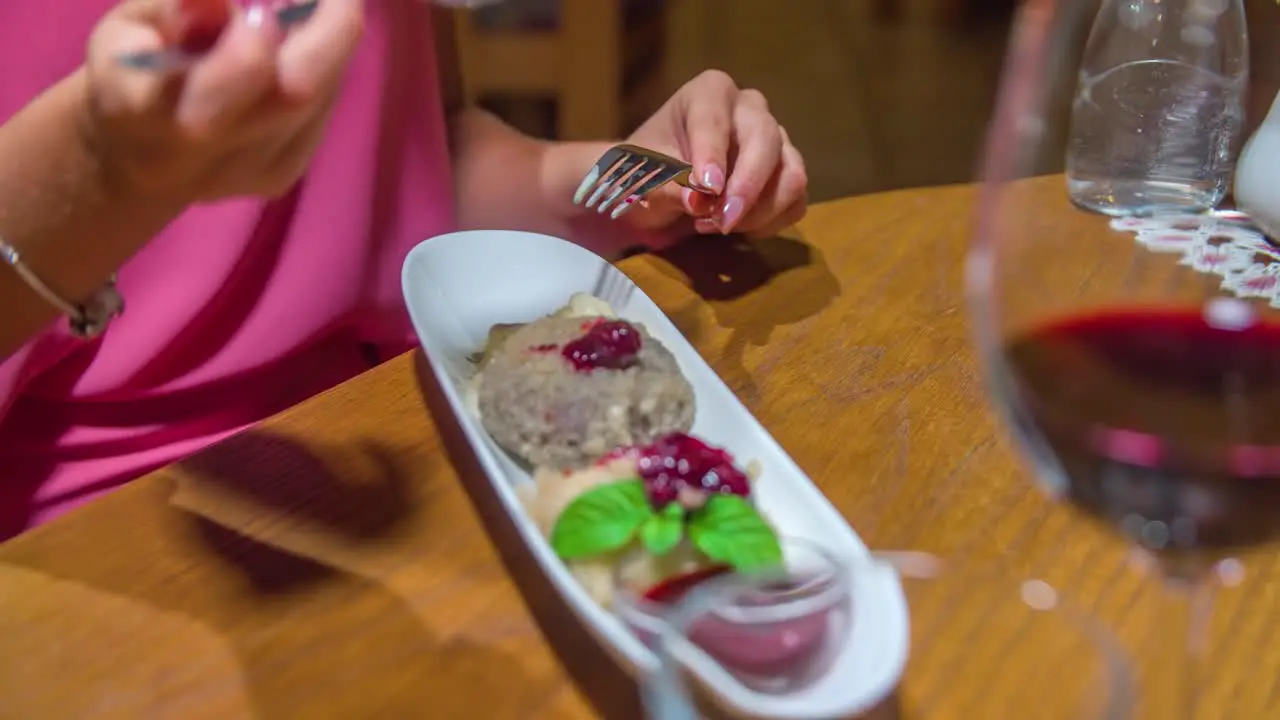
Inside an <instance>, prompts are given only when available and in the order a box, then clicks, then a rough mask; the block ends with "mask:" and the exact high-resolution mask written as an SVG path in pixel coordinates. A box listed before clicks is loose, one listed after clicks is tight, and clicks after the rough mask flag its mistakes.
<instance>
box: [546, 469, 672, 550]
mask: <svg viewBox="0 0 1280 720" xmlns="http://www.w3.org/2000/svg"><path fill="white" fill-rule="evenodd" d="M653 514H654V513H653V508H652V507H650V505H649V498H648V497H646V496H645V492H644V483H643V482H642V481H641V480H639V479H635V480H623V481H621V482H615V483H609V484H608V485H600V486H598V487H594V488H591V489H590V490H588V491H586V492H584V493H582V494H581V495H579V496H578V497H576V498H574V499H573V501H572V502H570V503H569V505H568V506H567V507H566V508H565V509H564V510H563V511H562V512H561V513H560V517H558V518H556V524H555V526H554V527H553V528H552V529H551V548H552V549H553V550H555V552H556V555H559V556H560V559H562V560H582V559H585V558H589V557H594V556H596V555H602V554H604V553H607V552H612V551H614V550H617V549H618V548H620V547H622V546H624V545H626V544H627V543H629V542H631V540H632V539H633V538H634V537H635V536H636V532H638V531H639V530H640V526H641V525H643V524H644V522H645V521H646V520H648V519H649V518H651V517H653Z"/></svg>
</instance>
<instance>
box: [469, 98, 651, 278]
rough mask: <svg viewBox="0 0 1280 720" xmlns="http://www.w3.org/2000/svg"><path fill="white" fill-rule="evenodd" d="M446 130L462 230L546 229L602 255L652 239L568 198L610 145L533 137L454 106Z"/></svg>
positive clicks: (546, 231) (489, 118) (487, 115)
mask: <svg viewBox="0 0 1280 720" xmlns="http://www.w3.org/2000/svg"><path fill="white" fill-rule="evenodd" d="M451 131H452V146H453V147H452V152H453V166H454V186H455V188H456V191H457V207H458V222H459V224H460V226H461V227H462V228H463V229H479V228H485V229H504V230H527V231H530V232H539V233H545V234H547V235H555V236H557V237H563V238H566V239H569V240H573V241H574V242H577V243H579V244H581V245H583V246H585V247H588V248H591V249H592V250H594V251H596V252H598V253H600V254H602V255H605V256H607V257H608V256H613V255H616V254H617V253H619V252H621V251H622V250H625V249H628V248H630V247H632V246H636V245H649V244H651V242H652V241H653V240H654V238H652V237H649V236H648V235H646V234H645V233H642V232H640V231H638V230H636V229H634V228H632V227H631V226H629V225H627V224H625V223H619V222H615V221H610V220H608V219H607V218H604V217H601V216H599V215H597V214H596V213H594V212H590V211H585V210H583V209H582V208H581V207H579V206H576V205H574V204H573V193H574V190H575V189H577V187H578V183H579V182H580V181H581V180H582V177H583V175H585V174H586V172H587V170H588V169H589V168H590V167H591V165H592V163H594V162H595V161H596V160H597V159H598V158H599V157H600V155H601V154H603V153H604V151H605V150H607V149H608V148H609V147H610V146H611V144H612V143H608V142H577V143H568V142H546V141H540V140H535V139H533V138H530V137H528V136H526V135H523V134H521V133H520V132H518V131H516V130H515V129H513V128H511V127H510V126H508V125H506V124H504V123H503V122H502V121H501V120H498V119H497V118H496V117H494V116H493V115H491V114H489V113H487V112H485V111H483V110H479V109H474V108H467V109H464V110H461V111H459V112H458V113H457V114H456V115H455V117H454V118H453V120H452V122H451Z"/></svg>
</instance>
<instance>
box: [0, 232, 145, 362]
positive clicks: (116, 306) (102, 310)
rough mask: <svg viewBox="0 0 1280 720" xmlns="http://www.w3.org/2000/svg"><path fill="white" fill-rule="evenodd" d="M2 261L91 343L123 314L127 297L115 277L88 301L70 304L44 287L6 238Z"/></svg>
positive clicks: (0, 249)
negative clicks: (119, 287) (125, 297)
mask: <svg viewBox="0 0 1280 720" xmlns="http://www.w3.org/2000/svg"><path fill="white" fill-rule="evenodd" d="M0 260H3V261H4V262H5V264H7V265H8V266H9V267H11V268H13V271H14V272H16V273H17V274H18V277H20V278H22V280H23V282H25V283H26V284H27V285H28V286H30V287H31V289H32V290H34V291H35V292H36V294H37V295H39V296H40V297H41V298H44V300H45V302H47V303H49V304H50V305H52V306H54V307H56V308H58V310H59V311H61V312H62V314H63V315H66V316H67V325H68V327H69V328H70V330H71V334H72V335H75V336H76V337H78V338H81V339H85V340H89V339H92V338H95V337H97V336H99V335H101V334H102V331H104V330H106V329H107V325H108V324H110V323H111V321H112V320H114V319H116V318H117V317H119V316H120V315H122V314H123V313H124V297H123V296H121V295H120V292H119V291H118V290H116V278H115V276H114V275H112V276H111V279H110V280H108V281H107V282H106V284H105V285H103V286H102V287H100V288H98V290H97V292H95V293H94V294H93V297H91V298H89V301H88V302H85V303H71V302H67V301H66V300H64V299H63V298H62V297H61V296H59V295H58V294H57V293H55V292H54V291H53V290H50V289H49V286H48V285H45V284H44V281H43V280H41V279H40V277H39V276H38V275H36V274H35V273H34V272H32V270H31V268H29V267H27V266H26V264H24V263H23V262H22V255H21V254H19V253H18V249H17V248H15V247H14V246H12V245H10V244H9V243H7V242H5V241H4V240H3V239H0Z"/></svg>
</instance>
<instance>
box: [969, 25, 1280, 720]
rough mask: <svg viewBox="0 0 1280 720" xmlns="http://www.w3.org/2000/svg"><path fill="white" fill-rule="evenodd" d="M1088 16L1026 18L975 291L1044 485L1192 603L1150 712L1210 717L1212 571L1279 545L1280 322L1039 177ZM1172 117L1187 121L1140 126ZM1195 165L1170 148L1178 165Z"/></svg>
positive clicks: (974, 259)
mask: <svg viewBox="0 0 1280 720" xmlns="http://www.w3.org/2000/svg"><path fill="white" fill-rule="evenodd" d="M1188 2H1192V0H1183V1H1175V2H1174V3H1173V4H1174V5H1178V6H1183V5H1186V4H1187V3H1188ZM1193 4H1195V5H1196V6H1197V7H1199V8H1200V9H1201V10H1202V11H1204V12H1208V11H1211V10H1213V9H1215V8H1222V9H1225V8H1229V7H1231V6H1232V3H1229V2H1225V1H1223V0H1195V2H1194V3H1193ZM1107 5H1108V6H1110V5H1112V4H1111V3H1108V4H1107ZM1091 7H1092V5H1091V4H1089V3H1081V2H1073V1H1071V0H1027V2H1024V3H1023V6H1022V9H1021V11H1020V13H1019V16H1018V19H1017V23H1016V26H1015V30H1014V33H1013V35H1012V39H1011V43H1012V45H1011V47H1010V50H1009V55H1008V59H1007V64H1006V70H1005V77H1004V79H1003V83H1002V87H1001V91H1000V95H999V100H998V103H997V109H996V113H995V117H994V120H993V122H992V126H991V129H990V136H989V139H988V148H987V152H986V158H985V167H984V174H985V177H986V180H987V182H986V183H985V184H984V186H983V188H982V189H981V192H980V196H979V201H978V202H979V208H978V224H977V229H976V233H975V238H974V243H973V246H972V249H971V252H970V255H969V258H968V261H967V265H966V269H965V271H966V283H967V287H968V292H969V295H970V299H971V303H972V312H973V317H974V325H975V329H976V339H977V348H978V351H979V354H980V356H981V360H982V362H983V365H984V369H985V374H986V376H987V380H988V383H989V388H990V391H991V394H992V396H993V398H994V401H995V404H996V405H997V406H998V408H999V409H1000V411H1001V412H1002V413H1003V415H1004V418H1005V420H1006V422H1007V424H1008V426H1009V429H1010V431H1011V434H1012V435H1013V437H1014V439H1015V441H1016V443H1017V445H1018V446H1019V447H1020V449H1021V451H1022V454H1023V455H1024V457H1025V458H1026V459H1027V461H1028V464H1029V465H1030V467H1031V470H1032V473H1033V475H1034V476H1035V478H1036V479H1037V480H1038V481H1039V483H1040V484H1041V486H1042V487H1043V488H1044V489H1045V490H1047V492H1048V493H1049V494H1050V495H1051V496H1052V497H1053V498H1054V499H1057V500H1062V501H1066V502H1068V503H1070V504H1071V505H1073V506H1075V507H1076V508H1078V509H1079V510H1080V511H1082V514H1083V515H1085V516H1087V517H1090V518H1093V519H1096V520H1098V521H1101V523H1103V525H1104V526H1105V527H1107V528H1109V529H1111V530H1112V531H1114V532H1115V533H1116V534H1118V535H1119V536H1120V537H1122V538H1124V539H1125V540H1127V541H1128V542H1129V543H1131V544H1132V546H1133V547H1134V548H1135V549H1136V551H1137V552H1138V553H1139V554H1140V555H1141V557H1144V558H1146V559H1148V560H1149V561H1150V564H1151V565H1153V566H1154V567H1155V568H1156V570H1157V571H1158V572H1159V574H1160V575H1161V576H1162V577H1163V578H1164V579H1165V580H1166V581H1167V585H1168V586H1169V587H1170V588H1172V589H1173V590H1174V591H1176V592H1177V593H1179V594H1180V595H1176V596H1175V598H1176V599H1179V602H1177V603H1176V605H1177V606H1178V607H1179V608H1180V609H1181V610H1182V611H1184V614H1186V617H1183V618H1180V620H1179V622H1177V623H1176V624H1175V627H1172V628H1170V631H1171V632H1180V633H1184V634H1186V635H1187V637H1186V638H1185V639H1186V640H1187V642H1184V643H1183V646H1184V647H1185V648H1186V652H1185V653H1183V657H1179V658H1171V659H1170V663H1169V664H1170V665H1171V667H1168V668H1165V670H1166V674H1167V677H1166V682H1165V683H1164V684H1163V685H1162V686H1161V688H1162V691H1161V692H1160V693H1151V694H1144V702H1147V703H1151V704H1153V705H1154V704H1156V703H1164V704H1166V705H1167V707H1166V709H1165V710H1164V711H1163V712H1161V713H1159V714H1156V715H1153V716H1155V717H1166V718H1167V717H1177V716H1183V717H1195V716H1196V712H1197V710H1196V692H1195V690H1196V687H1197V684H1196V681H1195V678H1194V677H1193V675H1194V673H1193V672H1192V670H1193V669H1194V667H1195V663H1194V661H1195V660H1196V652H1195V650H1196V649H1197V648H1199V647H1200V646H1201V645H1202V644H1203V643H1202V642H1201V641H1202V638H1200V637H1196V636H1195V634H1192V633H1189V628H1199V627H1202V626H1204V624H1205V623H1204V621H1205V620H1206V619H1207V618H1206V614H1207V613H1208V612H1209V611H1208V607H1209V604H1210V602H1209V601H1210V598H1211V590H1212V586H1213V583H1214V578H1215V577H1217V576H1218V574H1217V573H1216V572H1215V570H1216V569H1218V568H1220V567H1221V563H1222V562H1223V561H1225V560H1227V559H1231V558H1232V557H1233V556H1235V555H1236V554H1238V553H1241V552H1244V551H1245V550H1248V549H1250V548H1255V547H1258V546H1261V545H1264V544H1267V543H1270V542H1271V541H1272V540H1274V539H1275V537H1276V535H1277V532H1278V531H1280V311H1278V310H1277V309H1276V308H1275V307H1273V306H1272V305H1271V304H1269V303H1268V302H1266V301H1263V300H1260V299H1257V298H1252V297H1241V296H1236V295H1233V294H1232V291H1231V288H1232V287H1234V286H1233V285H1231V284H1229V283H1228V284H1224V283H1223V282H1222V278H1220V277H1218V276H1215V275H1213V274H1211V273H1205V272H1201V271H1200V270H1202V269H1203V268H1197V267H1196V263H1195V262H1179V260H1180V256H1179V255H1176V254H1161V253H1156V252H1153V251H1152V250H1149V249H1148V248H1147V247H1144V246H1142V245H1140V244H1138V243H1135V242H1134V241H1133V238H1132V236H1130V235H1126V234H1123V233H1121V232H1116V231H1114V230H1112V227H1111V224H1110V222H1109V220H1108V218H1106V217H1103V216H1101V215H1095V214H1090V213H1087V212H1085V211H1083V210H1080V211H1073V210H1071V205H1070V204H1069V200H1068V198H1067V197H1066V195H1067V193H1066V191H1065V188H1064V187H1063V182H1062V178H1061V177H1059V176H1044V177H1036V174H1037V173H1041V172H1044V171H1045V170H1046V169H1047V168H1052V167H1054V160H1053V159H1054V158H1058V159H1061V158H1062V157H1063V155H1062V153H1063V144H1062V142H1061V137H1062V134H1061V132H1060V131H1061V129H1062V121H1063V120H1064V119H1065V116H1066V115H1067V113H1066V112H1065V111H1064V108H1062V107H1061V106H1060V105H1058V104H1057V103H1056V102H1055V100H1056V99H1058V98H1062V97H1066V96H1070V93H1071V90H1072V86H1073V85H1074V83H1075V77H1076V74H1075V63H1074V62H1073V61H1072V55H1073V52H1074V51H1075V50H1076V49H1078V48H1079V46H1080V44H1081V42H1080V41H1081V39H1082V38H1083V36H1084V33H1085V30H1087V28H1088V27H1089V25H1090V23H1091V21H1092V20H1093V16H1092V15H1091V13H1089V12H1087V11H1088V10H1089V9H1091ZM1113 111H1114V112H1116V113H1123V112H1124V109H1123V108H1120V107H1117V108H1114V109H1113ZM1166 111H1167V112H1177V108H1176V107H1169V108H1160V107H1156V108H1146V109H1145V110H1144V112H1147V113H1158V112H1166ZM1116 120H1117V121H1118V122H1119V121H1123V120H1124V118H1123V117H1120V118H1116ZM1181 151H1182V148H1181V147H1180V146H1178V145H1177V144H1169V145H1166V146H1164V147H1162V148H1161V152H1163V153H1165V154H1166V156H1167V157H1166V159H1167V160H1168V162H1169V164H1170V165H1172V166H1176V165H1178V161H1179V156H1178V153H1179V152H1181ZM1191 161H1192V160H1191V159H1190V158H1188V162H1191ZM1272 162H1280V158H1275V159H1273V160H1272ZM1198 209H1199V208H1188V209H1187V210H1186V214H1187V222H1188V223H1189V224H1191V225H1194V224H1195V223H1196V219H1195V217H1194V214H1195V212H1196V211H1197V210H1198ZM1242 259H1243V260H1245V261H1250V259H1249V258H1248V257H1244V258H1242ZM1241 294H1242V295H1247V293H1241ZM1160 659H1161V658H1156V657H1154V656H1153V657H1151V658H1148V661H1150V662H1153V663H1155V662H1158V661H1159V660H1160ZM1172 661H1176V665H1177V666H1176V667H1173V666H1172V665H1173V664H1174V663H1173V662H1172ZM1153 696H1154V697H1153Z"/></svg>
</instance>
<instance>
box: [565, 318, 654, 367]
mask: <svg viewBox="0 0 1280 720" xmlns="http://www.w3.org/2000/svg"><path fill="white" fill-rule="evenodd" d="M582 329H583V330H584V331H585V332H584V333H583V335H581V336H580V337H578V338H577V339H576V340H573V341H571V342H569V343H566V344H565V346H564V350H562V351H560V354H561V355H563V356H564V359H565V360H568V361H569V364H571V365H573V369H574V370H577V371H578V372H591V371H592V370H598V369H600V368H606V369H609V370H625V369H626V368H629V367H631V366H632V365H635V364H636V362H637V361H638V360H639V355H640V332H639V331H638V330H636V328H635V326H634V325H632V324H631V323H629V322H627V321H626V320H604V319H599V320H593V321H591V322H585V323H583V324H582Z"/></svg>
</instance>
